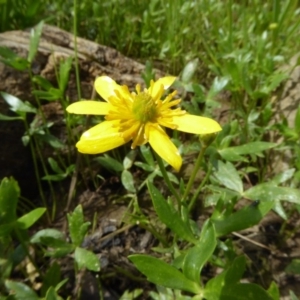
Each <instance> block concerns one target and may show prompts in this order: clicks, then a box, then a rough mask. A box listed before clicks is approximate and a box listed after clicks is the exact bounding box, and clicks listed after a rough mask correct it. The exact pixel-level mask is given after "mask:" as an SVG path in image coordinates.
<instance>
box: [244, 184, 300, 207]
mask: <svg viewBox="0 0 300 300" xmlns="http://www.w3.org/2000/svg"><path fill="white" fill-rule="evenodd" d="M244 196H245V197H246V198H248V199H252V200H263V201H281V200H284V201H288V202H291V203H297V204H300V190H299V189H293V188H290V187H281V186H276V185H274V184H273V183H268V182H267V183H261V184H258V185H255V186H253V187H252V188H250V189H249V190H247V191H246V192H245V193H244Z"/></svg>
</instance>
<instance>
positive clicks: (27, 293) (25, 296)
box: [5, 280, 39, 300]
mask: <svg viewBox="0 0 300 300" xmlns="http://www.w3.org/2000/svg"><path fill="white" fill-rule="evenodd" d="M5 286H6V288H7V289H8V290H9V291H10V292H11V293H12V294H14V298H15V299H16V300H29V299H30V300H39V297H38V295H37V294H36V293H35V292H34V291H33V290H32V289H31V288H30V287H29V286H27V285H26V284H24V283H21V282H15V281H11V280H6V281H5Z"/></svg>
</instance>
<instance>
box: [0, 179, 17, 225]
mask: <svg viewBox="0 0 300 300" xmlns="http://www.w3.org/2000/svg"><path fill="white" fill-rule="evenodd" d="M19 196H20V188H19V185H18V183H17V181H16V180H14V179H12V178H11V179H8V178H6V177H5V178H3V179H2V181H1V184H0V224H8V223H11V222H14V221H15V220H16V218H17V215H16V209H17V203H18V198H19Z"/></svg>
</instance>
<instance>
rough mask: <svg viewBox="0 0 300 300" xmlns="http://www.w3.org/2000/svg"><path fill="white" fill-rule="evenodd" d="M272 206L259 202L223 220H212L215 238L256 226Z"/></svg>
mask: <svg viewBox="0 0 300 300" xmlns="http://www.w3.org/2000/svg"><path fill="white" fill-rule="evenodd" d="M273 206H274V202H272V201H264V202H262V201H260V202H259V203H258V204H257V205H256V203H253V204H251V205H248V206H246V207H244V208H242V209H240V210H238V211H237V212H235V213H233V214H231V215H230V216H228V217H225V218H223V219H215V220H213V219H212V222H213V224H214V225H215V228H216V233H217V236H223V235H226V234H229V233H231V232H233V231H239V230H243V229H246V228H250V227H252V226H254V225H256V224H258V223H259V222H260V221H261V220H262V218H263V217H264V216H265V215H266V214H267V213H268V212H269V211H270V210H271V209H272V208H273Z"/></svg>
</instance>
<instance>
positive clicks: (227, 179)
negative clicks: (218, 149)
mask: <svg viewBox="0 0 300 300" xmlns="http://www.w3.org/2000/svg"><path fill="white" fill-rule="evenodd" d="M214 175H215V177H216V178H217V179H218V181H219V182H220V183H221V184H223V185H224V186H226V187H227V188H228V189H230V190H233V191H236V192H238V193H240V194H242V193H243V183H242V180H241V179H240V176H239V174H238V172H237V170H236V168H235V167H234V165H233V164H232V163H230V162H229V161H227V162H226V163H223V162H222V161H220V160H219V161H218V170H217V171H216V172H215V173H214Z"/></svg>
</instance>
